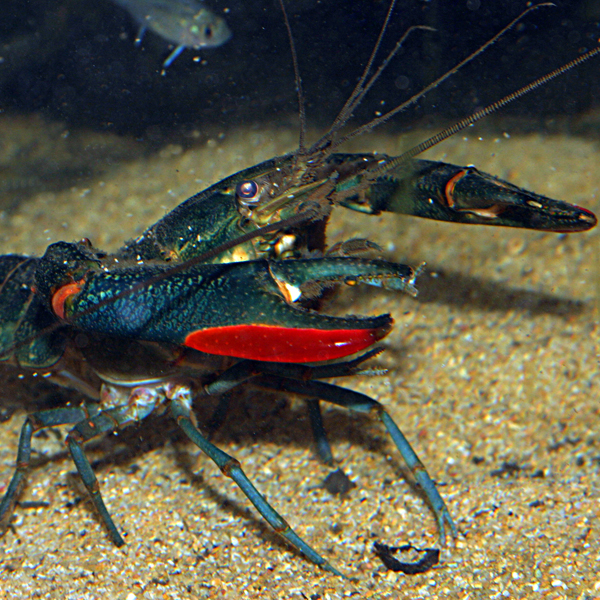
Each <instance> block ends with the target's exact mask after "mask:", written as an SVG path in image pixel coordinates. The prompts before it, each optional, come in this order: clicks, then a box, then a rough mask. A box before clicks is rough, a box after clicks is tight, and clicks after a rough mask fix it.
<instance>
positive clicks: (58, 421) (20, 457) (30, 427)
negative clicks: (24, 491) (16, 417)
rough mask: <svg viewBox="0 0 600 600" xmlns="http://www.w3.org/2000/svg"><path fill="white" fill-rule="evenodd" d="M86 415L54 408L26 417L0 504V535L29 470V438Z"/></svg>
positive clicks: (81, 410) (8, 520) (67, 409)
mask: <svg viewBox="0 0 600 600" xmlns="http://www.w3.org/2000/svg"><path fill="white" fill-rule="evenodd" d="M85 416H86V413H85V411H84V410H83V409H82V408H54V409H51V410H42V411H39V412H36V413H33V414H31V415H29V416H28V417H27V419H26V420H25V423H23V427H22V429H21V436H20V437H19V449H18V450H17V466H16V469H15V472H14V474H13V476H12V479H11V480H10V483H9V485H8V488H7V490H6V493H5V494H4V498H2V502H0V534H3V533H4V532H5V531H6V529H7V527H8V525H9V522H10V518H11V517H12V514H13V512H14V509H15V504H16V502H17V498H18V496H19V491H20V489H21V486H22V485H23V482H24V480H25V474H26V472H27V469H28V468H29V462H30V459H31V437H32V435H33V434H34V433H35V432H36V431H38V430H40V429H44V428H45V427H55V426H56V425H66V424H67V423H77V421H80V420H81V419H85Z"/></svg>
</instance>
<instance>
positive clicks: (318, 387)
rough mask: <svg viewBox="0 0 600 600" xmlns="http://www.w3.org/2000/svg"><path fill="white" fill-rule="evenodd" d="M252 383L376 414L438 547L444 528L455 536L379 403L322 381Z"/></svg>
mask: <svg viewBox="0 0 600 600" xmlns="http://www.w3.org/2000/svg"><path fill="white" fill-rule="evenodd" d="M255 384H256V385H260V386H261V387H264V388H268V389H272V390H284V391H288V392H292V393H295V394H302V395H308V396H315V397H317V398H320V399H321V400H325V401H327V402H331V403H333V404H337V405H338V406H343V407H344V408H348V409H350V410H354V411H357V412H364V413H371V414H372V413H375V414H377V416H378V418H379V419H380V420H381V421H382V422H383V424H384V425H385V427H386V429H387V430H388V433H389V434H390V437H391V438H392V440H393V441H394V444H395V445H396V447H397V448H398V450H399V451H400V454H401V455H402V458H403V459H404V461H405V462H406V465H407V466H408V468H409V469H410V471H411V473H412V474H413V476H414V478H415V480H416V481H417V483H418V484H419V485H420V487H421V489H422V490H423V493H424V494H425V497H426V498H427V501H428V502H429V504H430V506H431V509H432V510H433V513H434V515H435V519H436V521H437V526H438V531H439V536H440V542H441V543H442V545H443V544H444V543H445V539H446V526H448V527H449V528H450V532H451V534H452V536H453V537H456V535H457V530H456V525H455V524H454V522H453V521H452V518H451V517H450V512H449V511H448V508H447V507H446V504H445V502H444V501H443V500H442V497H441V496H440V494H439V492H438V491H437V488H436V486H435V483H434V482H433V480H432V479H431V477H429V474H428V473H427V470H426V469H425V466H424V465H423V463H422V462H421V461H420V459H419V457H418V456H417V454H416V453H415V451H414V450H413V449H412V447H411V445H410V443H409V442H408V440H407V439H406V437H404V434H403V433H402V432H401V431H400V429H399V428H398V426H397V425H396V423H394V420H393V419H392V417H390V415H389V414H388V413H387V412H386V411H385V409H384V408H383V406H382V405H381V404H380V403H379V402H377V401H376V400H373V399H372V398H369V396H366V395H365V394H361V393H360V392H355V391H353V390H348V389H346V388H342V387H339V386H337V385H332V384H330V383H324V382H322V381H298V380H295V379H290V378H287V377H277V376H271V375H267V376H264V377H261V378H259V379H257V380H255Z"/></svg>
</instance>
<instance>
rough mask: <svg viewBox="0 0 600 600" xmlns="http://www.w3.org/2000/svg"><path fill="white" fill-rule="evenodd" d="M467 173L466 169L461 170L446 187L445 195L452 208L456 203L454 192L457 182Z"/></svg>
mask: <svg viewBox="0 0 600 600" xmlns="http://www.w3.org/2000/svg"><path fill="white" fill-rule="evenodd" d="M466 173H467V172H466V171H465V170H464V169H463V170H462V171H459V172H458V173H457V174H456V175H454V177H452V178H451V179H450V180H449V181H448V183H447V184H446V188H445V189H444V196H445V198H446V204H447V205H448V206H449V207H450V208H454V204H455V202H454V198H453V197H452V194H453V193H454V186H455V185H456V183H457V182H458V181H460V180H461V179H462V178H463V177H464V176H465V174H466Z"/></svg>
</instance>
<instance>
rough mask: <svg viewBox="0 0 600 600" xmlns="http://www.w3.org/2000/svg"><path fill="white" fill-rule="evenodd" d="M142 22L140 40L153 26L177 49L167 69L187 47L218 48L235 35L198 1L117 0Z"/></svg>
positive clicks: (154, 30)
mask: <svg viewBox="0 0 600 600" xmlns="http://www.w3.org/2000/svg"><path fill="white" fill-rule="evenodd" d="M114 2H115V3H116V4H118V5H119V6H121V7H122V8H124V9H125V10H127V11H128V12H129V13H130V14H131V16H132V17H133V18H134V19H135V20H136V21H137V22H138V23H139V24H140V31H139V32H138V35H137V38H136V43H137V44H139V43H140V42H141V40H142V37H143V35H144V33H145V31H146V29H150V30H151V31H153V32H154V33H156V34H157V35H159V36H160V37H162V38H163V39H165V40H167V41H168V42H170V43H171V44H175V49H174V50H173V51H172V52H171V54H169V56H168V57H167V59H166V60H165V62H164V63H163V66H164V67H165V69H166V68H167V67H168V66H169V65H170V64H171V63H172V62H173V61H174V60H175V59H176V58H177V57H178V56H179V55H180V54H181V52H183V50H184V49H185V48H194V49H195V50H199V49H200V48H215V47H217V46H220V45H221V44H224V43H225V42H226V41H227V40H228V39H229V38H230V37H231V30H230V29H229V27H228V26H227V23H226V22H225V20H224V19H223V18H222V17H219V16H217V15H216V14H215V13H213V12H212V11H211V10H210V9H208V8H206V6H205V5H204V4H202V3H201V2H198V1H197V0H114Z"/></svg>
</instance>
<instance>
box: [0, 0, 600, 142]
mask: <svg viewBox="0 0 600 600" xmlns="http://www.w3.org/2000/svg"><path fill="white" fill-rule="evenodd" d="M287 4H288V5H287V9H288V11H289V14H290V20H291V24H292V28H293V32H294V38H295V42H296V45H297V49H298V55H299V61H300V70H301V73H302V78H303V82H304V85H305V88H306V97H307V102H308V112H309V117H310V118H311V119H312V120H313V121H314V122H316V123H320V124H326V123H327V122H329V121H330V120H331V118H332V117H333V116H334V115H335V114H336V112H337V110H338V108H339V106H340V105H341V104H342V103H343V101H344V100H345V99H346V97H347V96H348V94H349V92H350V90H351V89H352V86H353V84H354V82H355V81H356V79H357V77H358V76H359V74H360V71H361V68H362V65H363V64H364V62H365V61H366V59H367V57H368V56H369V53H370V51H371V49H372V46H373V43H374V41H375V39H376V37H377V34H378V31H379V28H380V26H381V23H382V21H383V18H384V16H385V13H386V10H387V2H383V1H375V0H335V1H334V0H322V1H318V0H302V1H298V0H297V1H295V2H294V1H290V2H288V3H287ZM556 4H557V6H556V7H554V8H542V9H539V10H537V11H534V13H532V14H530V15H529V16H527V17H526V18H525V19H524V20H523V22H522V23H521V24H520V25H519V26H518V27H516V28H515V30H514V31H512V32H510V33H509V34H508V35H506V36H505V37H504V38H502V40H501V41H500V42H499V43H497V45H496V46H495V47H493V48H492V49H490V50H488V51H487V52H486V53H485V54H484V55H483V56H482V57H480V58H479V59H477V60H476V61H475V62H474V63H473V64H471V65H469V66H468V67H467V68H466V69H464V71H463V72H462V73H461V74H459V75H457V76H454V77H452V78H451V81H449V82H446V83H444V85H443V86H441V87H440V88H439V89H437V90H435V91H434V92H433V93H431V94H429V95H428V97H427V98H426V99H424V100H422V101H421V102H419V105H418V107H417V108H416V109H414V110H412V111H411V112H410V113H409V114H408V115H407V117H406V118H401V119H399V120H397V123H398V124H399V125H400V126H403V127H407V126H408V125H409V124H410V123H411V121H412V122H414V119H415V118H418V117H420V116H422V115H423V114H431V113H433V112H435V114H437V115H438V116H442V117H448V118H456V117H457V116H464V115H465V114H468V113H469V112H471V111H473V110H474V109H476V108H477V107H481V106H483V105H485V104H488V103H490V102H492V101H494V100H497V99H498V98H499V97H501V96H503V95H505V94H506V93H508V92H510V91H512V90H513V89H516V88H517V87H519V86H521V85H523V84H525V83H528V82H529V81H531V80H533V79H535V78H536V77H539V76H540V75H542V74H544V73H545V72H547V71H550V70H551V69H553V68H555V67H557V66H559V65H561V64H563V63H565V62H567V61H569V60H571V59H573V58H574V57H576V56H577V55H578V54H579V53H581V52H583V51H585V50H587V49H590V48H592V47H593V46H594V45H595V44H596V43H597V41H598V38H599V37H600V26H599V21H600V3H599V2H598V1H597V0H586V1H571V2H568V1H564V2H561V1H559V2H557V3H556ZM208 5H209V6H210V8H211V9H213V10H214V11H215V12H216V13H217V14H223V13H224V11H226V14H223V16H225V18H226V20H227V22H228V24H229V26H230V28H231V30H232V32H233V37H232V39H231V40H230V41H229V42H228V43H227V44H225V45H224V46H222V47H219V48H216V49H211V50H206V51H202V52H199V51H193V50H187V51H185V52H184V54H183V55H182V56H181V57H180V58H179V59H177V60H176V61H175V63H174V64H173V65H172V67H171V68H169V70H168V72H167V73H166V75H165V76H162V77H161V76H160V71H161V64H162V61H163V60H164V59H165V58H166V56H167V55H168V52H169V49H168V47H167V44H166V43H165V42H164V40H162V39H161V38H159V37H158V36H156V35H154V34H151V33H149V34H147V35H146V37H145V38H144V40H143V44H142V46H141V47H135V46H134V43H133V40H134V39H135V35H136V32H137V25H136V24H135V23H134V22H133V20H132V19H131V17H130V16H129V14H128V13H127V12H126V11H124V10H123V9H121V8H119V7H118V6H116V5H115V4H113V3H112V2H110V1H109V0H29V1H28V2H23V1H22V0H3V2H2V19H1V20H0V56H1V57H2V62H1V63H0V107H2V108H4V109H6V110H10V111H16V112H19V113H29V112H32V111H36V112H38V111H40V112H43V113H44V114H45V115H46V116H49V117H52V118H53V119H58V120H61V121H63V122H66V123H67V124H68V125H70V126H73V125H85V126H87V127H91V128H93V129H97V130H98V129H99V130H109V131H115V132H120V133H133V134H135V135H136V136H140V137H143V138H145V139H150V140H152V139H157V138H162V137H163V136H165V135H167V136H169V135H172V134H173V133H174V132H181V131H185V130H186V129H188V128H190V127H192V128H193V127H197V126H198V125H200V126H202V124H206V123H209V122H211V123H214V122H218V123H220V124H222V125H223V126H236V125H240V124H243V123H248V122H257V121H258V122H261V121H264V120H265V119H266V120H272V119H273V118H276V117H277V115H288V114H293V113H294V111H295V110H296V108H295V103H296V98H295V92H294V82H293V72H292V67H291V59H290V52H289V48H288V40H287V34H286V31H285V27H284V25H283V19H282V14H281V9H280V8H279V5H278V3H277V2H275V1H274V0H255V1H253V2H243V1H242V0H230V1H229V2H226V1H225V0H212V2H209V3H208ZM526 6H527V3H526V2H524V1H522V0H518V1H517V0H504V1H502V2H499V1H495V2H485V1H481V2H480V1H479V0H461V1H459V2H455V1H447V0H446V1H440V0H432V1H424V0H414V1H410V2H409V1H400V2H398V5H397V7H396V10H395V14H394V16H393V18H392V22H391V25H390V28H389V31H388V33H387V35H386V38H385V40H384V43H383V51H384V52H386V51H388V50H389V49H391V48H392V47H393V45H394V44H395V42H396V40H397V39H398V38H399V37H400V35H401V34H402V33H403V32H404V31H405V30H406V28H407V27H409V26H411V25H427V26H430V27H433V28H435V29H436V31H435V32H423V31H421V32H415V33H414V34H413V35H412V37H411V38H410V39H409V40H408V42H407V43H406V45H405V47H404V49H403V50H402V51H401V52H400V54H399V55H398V57H397V58H396V59H395V60H394V62H393V64H392V66H391V67H390V68H389V69H388V70H387V72H386V73H385V74H384V76H383V77H382V78H381V81H380V82H379V84H378V85H377V87H376V89H375V90H374V91H373V94H372V95H371V96H370V99H369V101H367V102H365V103H364V105H363V106H362V107H361V110H360V111H359V113H358V117H360V116H362V117H363V118H364V117H365V116H367V115H372V114H373V112H374V111H375V110H377V109H378V107H379V106H380V104H379V103H380V102H382V101H384V102H385V106H387V107H389V106H391V105H393V104H394V103H396V102H398V101H400V100H402V99H404V98H407V97H409V96H410V95H412V94H414V93H415V92H416V91H418V90H419V89H420V88H421V87H423V86H424V85H426V84H427V83H429V82H431V81H432V80H433V79H435V78H436V77H437V76H439V75H440V74H442V73H443V72H445V71H446V70H447V69H449V68H450V67H451V66H453V65H454V64H455V63H456V62H458V60H460V59H462V58H464V57H465V56H467V55H468V54H469V53H470V52H472V51H473V50H475V49H476V48H478V47H479V46H480V45H481V44H482V43H484V42H485V41H486V40H487V39H489V38H490V37H492V36H493V35H494V34H496V33H497V32H498V31H499V30H500V29H501V28H502V27H503V26H505V25H506V24H507V23H508V22H510V20H512V19H513V18H515V17H516V16H517V15H518V14H519V13H520V12H522V11H523V10H524V9H525V8H526ZM195 56H199V57H201V59H202V62H201V63H198V62H194V61H193V57H195ZM382 56H383V54H382ZM597 68H598V67H597V64H596V63H594V62H593V61H592V63H590V64H588V65H585V66H583V67H581V68H579V69H577V70H576V72H574V73H572V74H569V75H567V76H565V77H562V78H560V80H559V81H558V82H555V83H552V84H551V85H548V86H546V87H545V88H544V89H543V90H541V91H539V92H537V93H536V94H532V95H530V96H528V97H527V98H525V99H523V100H520V101H519V102H518V103H515V104H513V105H511V106H510V107H508V108H507V109H506V111H505V113H504V114H516V115H520V116H524V117H526V118H527V122H528V123H529V125H528V126H529V127H537V126H539V125H542V124H544V123H545V122H547V121H548V120H549V119H551V118H552V117H554V116H556V115H559V114H570V115H572V114H575V113H581V112H582V111H585V110H588V109H590V108H591V107H592V106H593V105H594V104H595V103H597V102H598V100H597V98H599V97H600V94H599V92H600V90H599V85H600V84H599V83H598V79H597V78H595V77H594V74H595V73H596V72H597Z"/></svg>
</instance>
